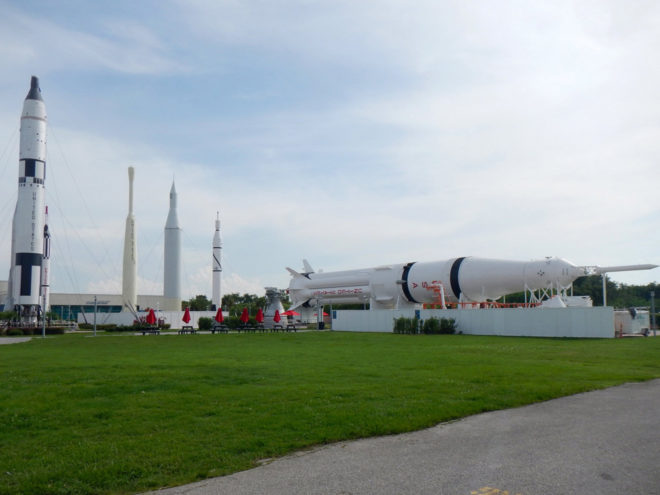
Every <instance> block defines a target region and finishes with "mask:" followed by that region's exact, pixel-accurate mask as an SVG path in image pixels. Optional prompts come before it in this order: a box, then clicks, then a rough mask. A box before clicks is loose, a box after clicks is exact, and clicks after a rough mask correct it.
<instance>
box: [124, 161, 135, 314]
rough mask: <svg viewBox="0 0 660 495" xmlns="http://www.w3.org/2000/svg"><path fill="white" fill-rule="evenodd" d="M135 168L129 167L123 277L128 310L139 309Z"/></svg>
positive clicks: (125, 303)
mask: <svg viewBox="0 0 660 495" xmlns="http://www.w3.org/2000/svg"><path fill="white" fill-rule="evenodd" d="M134 176H135V169H134V168H133V167H128V215H127V216H126V231H125V234H124V271H123V277H122V298H123V301H124V306H125V308H126V309H127V310H128V311H131V312H133V313H134V312H135V311H136V309H137V238H136V235H135V216H134V215H133V178H134Z"/></svg>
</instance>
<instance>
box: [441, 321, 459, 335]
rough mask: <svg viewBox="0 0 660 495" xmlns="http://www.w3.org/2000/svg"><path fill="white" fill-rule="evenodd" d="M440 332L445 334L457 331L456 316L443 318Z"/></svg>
mask: <svg viewBox="0 0 660 495" xmlns="http://www.w3.org/2000/svg"><path fill="white" fill-rule="evenodd" d="M440 333H443V334H454V333H456V320H455V319H454V318H442V319H441V320H440Z"/></svg>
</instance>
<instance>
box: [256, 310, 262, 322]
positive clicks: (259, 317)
mask: <svg viewBox="0 0 660 495" xmlns="http://www.w3.org/2000/svg"><path fill="white" fill-rule="evenodd" d="M255 319H256V320H257V323H263V322H264V312H263V311H262V309H261V308H259V309H258V310H257V316H255Z"/></svg>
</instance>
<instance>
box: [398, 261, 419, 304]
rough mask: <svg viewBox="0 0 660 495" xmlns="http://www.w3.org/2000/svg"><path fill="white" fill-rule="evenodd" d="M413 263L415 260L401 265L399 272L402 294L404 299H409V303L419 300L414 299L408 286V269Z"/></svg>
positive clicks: (416, 302)
mask: <svg viewBox="0 0 660 495" xmlns="http://www.w3.org/2000/svg"><path fill="white" fill-rule="evenodd" d="M414 264H415V262H414V261H413V262H412V263H408V264H407V265H406V266H404V267H403V273H402V274H401V280H403V284H401V289H402V290H403V295H404V296H406V299H408V301H410V302H411V303H415V304H419V302H418V301H416V300H415V298H414V297H413V296H412V294H411V293H410V288H409V287H408V275H409V274H410V269H411V268H412V266H413V265H414Z"/></svg>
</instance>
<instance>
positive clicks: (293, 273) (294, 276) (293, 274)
mask: <svg viewBox="0 0 660 495" xmlns="http://www.w3.org/2000/svg"><path fill="white" fill-rule="evenodd" d="M286 269H287V270H288V272H289V273H290V274H291V276H292V277H293V278H300V277H304V275H303V274H302V273H298V272H297V271H295V270H294V269H293V268H289V267H288V266H287V267H286Z"/></svg>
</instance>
